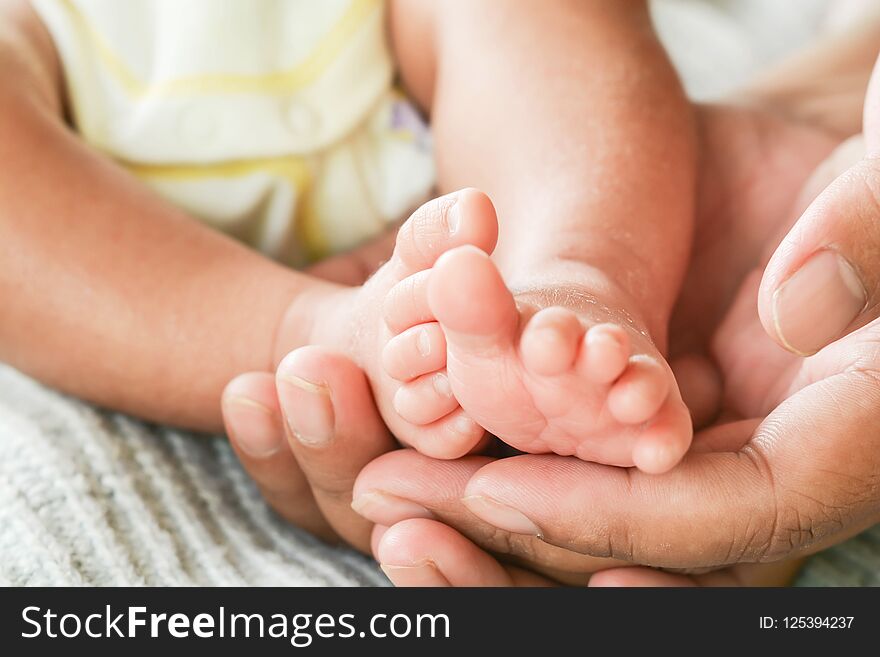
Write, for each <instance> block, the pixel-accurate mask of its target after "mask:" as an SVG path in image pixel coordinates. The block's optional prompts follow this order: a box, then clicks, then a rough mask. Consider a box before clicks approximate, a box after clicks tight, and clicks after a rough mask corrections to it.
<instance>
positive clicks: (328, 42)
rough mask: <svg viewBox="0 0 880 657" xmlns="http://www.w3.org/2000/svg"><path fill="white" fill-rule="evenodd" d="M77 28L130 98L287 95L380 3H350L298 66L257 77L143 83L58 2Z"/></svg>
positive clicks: (325, 63) (67, 2) (315, 73)
mask: <svg viewBox="0 0 880 657" xmlns="http://www.w3.org/2000/svg"><path fill="white" fill-rule="evenodd" d="M60 2H61V3H62V4H64V6H65V7H66V8H67V10H68V12H69V13H70V14H71V16H72V17H73V19H74V21H75V22H76V23H77V24H78V25H79V27H80V28H81V29H82V30H83V31H84V32H85V33H86V34H87V35H88V36H89V38H90V39H91V41H92V43H93V44H94V45H95V50H96V52H97V54H98V57H99V58H100V59H101V61H102V62H103V63H104V65H105V66H106V67H107V69H108V70H109V71H110V73H111V74H112V75H113V76H114V77H115V78H116V79H117V80H118V81H119V83H120V84H121V85H122V87H123V89H125V91H126V93H128V94H129V95H130V96H133V97H136V98H141V99H142V98H147V97H149V98H154V97H161V96H174V95H178V94H191V93H267V94H288V93H292V92H294V91H297V90H299V89H301V88H303V87H305V86H307V85H309V84H311V83H312V82H314V81H315V80H316V79H318V77H319V76H320V75H321V74H322V73H323V72H324V71H325V70H326V69H327V68H328V67H329V66H330V65H331V64H332V63H333V60H334V59H335V58H336V57H337V56H338V55H339V53H340V52H341V51H342V49H343V48H344V47H345V45H346V44H347V43H348V42H349V41H350V40H351V37H352V35H353V34H354V33H355V32H356V31H357V29H358V28H359V27H360V26H361V25H362V24H363V22H364V20H365V19H366V18H367V17H368V16H369V15H370V14H371V13H372V12H373V11H376V10H377V9H380V8H381V7H382V0H352V2H351V5H350V6H349V7H348V9H346V11H345V13H344V14H343V15H342V17H341V18H340V19H339V20H338V21H337V22H336V24H335V25H334V26H333V27H332V28H331V29H330V31H329V32H328V33H327V34H326V35H325V36H324V38H323V39H322V40H321V41H320V43H319V44H318V46H317V47H316V48H315V50H314V51H312V53H311V54H310V55H309V56H308V57H307V58H306V59H305V60H304V61H303V62H301V63H300V64H298V65H297V66H295V67H293V68H291V69H288V70H284V71H276V72H274V73H264V74H258V75H246V74H225V73H213V74H204V75H193V76H187V77H182V78H176V79H171V80H164V81H158V82H144V81H142V80H140V79H138V77H137V76H136V75H135V74H134V73H132V71H131V70H130V69H129V68H128V67H127V66H126V64H125V63H124V62H123V61H122V60H121V59H119V57H118V56H117V55H116V53H115V52H114V51H113V49H112V48H111V47H110V45H109V44H108V43H107V41H106V40H105V39H104V37H103V36H102V35H101V34H100V32H98V30H96V29H95V28H94V27H93V26H92V25H91V24H90V23H89V22H88V21H87V20H86V17H85V16H83V15H82V13H81V12H80V11H79V10H78V9H77V8H76V7H75V6H74V4H73V3H72V2H71V0H60Z"/></svg>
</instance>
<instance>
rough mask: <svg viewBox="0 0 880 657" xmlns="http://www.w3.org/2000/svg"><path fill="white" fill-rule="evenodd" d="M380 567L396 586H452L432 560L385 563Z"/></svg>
mask: <svg viewBox="0 0 880 657" xmlns="http://www.w3.org/2000/svg"><path fill="white" fill-rule="evenodd" d="M379 567H380V568H381V569H382V572H384V573H385V574H386V575H387V576H388V579H390V580H391V582H392V584H394V586H398V587H407V586H435V587H436V586H452V585H451V584H450V583H449V580H448V579H446V578H445V577H444V576H443V573H441V572H440V569H439V568H437V566H435V565H434V564H433V563H431V562H430V561H426V562H424V563H420V564H415V565H413V566H392V565H391V564H386V563H383V564H380V565H379Z"/></svg>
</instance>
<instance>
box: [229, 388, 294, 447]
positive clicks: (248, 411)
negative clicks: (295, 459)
mask: <svg viewBox="0 0 880 657" xmlns="http://www.w3.org/2000/svg"><path fill="white" fill-rule="evenodd" d="M223 407H224V409H225V411H226V418H227V422H228V423H229V433H230V434H232V439H233V440H234V441H235V443H236V445H238V447H239V448H240V449H241V451H243V452H244V453H245V454H247V455H248V456H250V457H252V458H255V459H265V458H268V457H270V456H272V455H273V454H275V453H276V452H278V450H279V449H281V446H282V445H283V444H284V436H283V435H281V431H280V430H279V425H278V424H277V421H278V420H277V418H276V416H275V413H273V412H272V410H271V409H270V408H269V407H267V406H265V405H263V404H261V403H260V402H258V401H255V400H253V399H249V398H247V397H226V398H225V399H224V400H223Z"/></svg>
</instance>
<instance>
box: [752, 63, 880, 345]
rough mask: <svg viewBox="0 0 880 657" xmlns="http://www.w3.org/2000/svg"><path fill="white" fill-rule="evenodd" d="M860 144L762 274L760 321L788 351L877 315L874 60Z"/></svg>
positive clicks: (879, 96) (878, 140) (879, 190)
mask: <svg viewBox="0 0 880 657" xmlns="http://www.w3.org/2000/svg"><path fill="white" fill-rule="evenodd" d="M864 144H865V148H866V153H865V156H864V157H863V158H862V159H860V160H859V161H858V162H857V163H856V164H855V165H853V166H852V167H850V168H849V169H848V170H846V172H845V173H843V174H842V175H841V176H839V177H838V178H837V179H836V180H835V181H834V182H833V183H832V184H831V185H830V186H829V187H828V188H827V189H826V190H825V191H824V192H823V193H822V194H820V195H819V197H818V198H817V199H816V200H815V202H814V203H812V204H811V205H810V207H809V208H808V209H807V211H806V212H805V213H804V214H803V216H802V217H801V218H800V220H799V221H798V222H797V223H796V224H795V226H794V227H793V228H792V230H791V231H790V232H789V233H788V235H786V237H785V239H784V240H783V241H782V243H781V244H780V246H779V248H778V249H776V252H775V254H774V255H773V257H772V258H771V260H770V263H769V264H768V266H767V269H766V272H765V274H764V279H763V281H762V283H761V291H760V297H759V309H760V314H761V321H762V323H763V325H764V328H765V329H766V330H767V332H768V334H769V335H771V336H772V337H773V338H774V339H775V340H776V341H777V342H778V343H779V344H780V345H781V346H783V347H785V348H786V349H789V350H790V351H792V352H795V353H799V354H802V355H809V354H813V353H816V352H817V351H819V349H821V348H822V347H824V346H826V345H828V344H829V343H831V342H833V341H834V340H836V339H837V338H839V337H841V336H842V335H846V334H847V333H849V332H851V331H853V330H855V329H857V328H860V327H862V326H865V325H866V324H868V323H870V322H872V321H873V320H875V319H877V317H878V316H880V61H878V65H877V66H875V69H874V75H873V78H872V81H871V84H870V86H869V88H868V95H867V100H866V102H865V111H864Z"/></svg>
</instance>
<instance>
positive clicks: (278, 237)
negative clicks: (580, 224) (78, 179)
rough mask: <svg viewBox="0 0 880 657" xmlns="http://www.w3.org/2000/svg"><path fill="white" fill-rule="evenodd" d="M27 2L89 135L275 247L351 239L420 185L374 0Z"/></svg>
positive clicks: (291, 254) (190, 205)
mask: <svg viewBox="0 0 880 657" xmlns="http://www.w3.org/2000/svg"><path fill="white" fill-rule="evenodd" d="M32 3H33V6H34V7H35V9H36V11H37V13H38V14H39V15H40V17H41V18H42V20H43V22H44V23H45V25H46V27H47V29H48V30H49V32H50V34H51V36H52V38H53V40H54V42H55V47H56V49H57V51H58V54H59V57H60V60H61V63H62V66H63V69H64V74H65V80H66V85H67V91H68V97H69V105H70V108H71V114H72V120H73V124H74V127H75V129H76V130H77V131H78V132H79V133H80V134H81V135H82V137H83V139H84V140H85V141H87V142H88V143H89V144H90V145H91V146H92V147H94V148H95V149H98V150H100V151H102V152H103V153H105V154H107V155H108V156H110V157H112V158H113V159H115V160H116V161H117V162H118V163H119V164H121V165H122V166H123V167H125V168H126V169H128V170H129V171H130V172H131V173H132V174H134V175H135V176H137V177H138V178H140V179H141V180H142V181H143V182H145V183H146V184H147V185H149V186H150V187H151V188H152V189H154V190H155V191H156V192H157V193H159V194H160V195H161V196H163V197H164V198H166V199H167V200H168V201H170V202H172V203H174V204H175V205H176V206H178V207H180V208H182V209H184V210H185V211H187V212H188V213H190V214H191V215H193V216H195V217H198V218H199V219H201V220H203V221H205V222H206V223H208V224H210V225H211V226H213V227H215V228H217V229H219V230H222V231H224V232H226V233H228V234H230V235H233V236H235V237H237V238H239V239H241V240H243V241H245V242H246V243H248V244H250V245H252V246H253V247H255V248H257V249H259V250H260V251H262V252H264V253H265V254H267V255H269V256H271V257H273V258H275V259H277V260H279V261H281V262H284V263H286V264H288V265H291V266H303V265H306V264H308V263H309V262H313V261H315V260H317V259H320V258H321V257H324V256H326V255H329V254H331V253H336V252H340V251H343V250H346V249H349V248H351V247H352V246H355V245H356V244H358V243H359V242H361V241H363V240H364V239H366V238H368V237H371V236H374V235H376V234H378V233H380V232H382V231H383V230H384V229H385V228H387V227H388V225H389V223H392V222H395V221H397V220H399V219H401V218H403V217H404V216H405V214H406V213H407V212H408V211H409V210H411V209H413V208H414V207H415V206H417V205H418V204H419V203H421V202H422V201H424V200H425V199H426V198H427V196H428V194H429V193H430V190H431V187H432V185H433V181H434V166H433V160H432V155H431V147H430V137H429V133H428V131H427V128H426V126H425V125H424V123H423V122H422V120H421V118H420V116H419V115H418V113H417V112H416V110H415V109H414V108H413V107H412V106H411V105H410V104H409V103H408V102H407V101H406V99H405V98H404V97H403V95H402V94H401V93H400V92H399V91H397V90H396V89H395V87H394V68H393V62H392V58H391V54H390V52H389V47H388V44H387V41H386V34H385V29H384V28H385V12H384V3H383V2H382V0H320V1H315V0H185V1H181V0H124V1H123V2H120V1H119V0H32Z"/></svg>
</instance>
